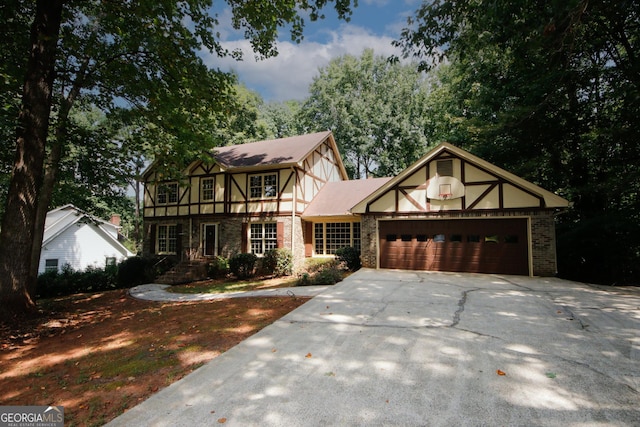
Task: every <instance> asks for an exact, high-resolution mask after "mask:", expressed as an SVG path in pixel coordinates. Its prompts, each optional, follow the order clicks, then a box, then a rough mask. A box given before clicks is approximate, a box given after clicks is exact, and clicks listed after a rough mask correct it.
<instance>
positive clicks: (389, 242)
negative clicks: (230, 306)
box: [143, 132, 569, 276]
mask: <svg viewBox="0 0 640 427" xmlns="http://www.w3.org/2000/svg"><path fill="white" fill-rule="evenodd" d="M143 178H144V181H145V193H144V194H145V197H144V200H145V205H144V223H145V226H144V227H145V237H146V238H145V244H144V253H145V254H147V255H149V254H159V255H163V254H164V255H173V256H177V257H178V258H180V259H186V258H189V257H194V256H198V257H207V256H214V255H221V256H224V257H230V256H231V255H233V254H235V253H240V252H252V253H255V254H257V255H258V256H260V255H262V254H264V253H265V252H266V251H268V250H270V249H273V248H277V247H286V248H289V249H290V250H291V251H292V253H293V255H294V260H295V262H296V264H297V265H300V264H301V263H302V261H303V260H304V258H305V257H320V256H331V255H333V254H334V253H335V251H336V250H337V249H339V248H341V247H345V246H353V247H356V248H358V249H360V250H361V258H362V261H363V265H364V266H365V267H371V268H400V269H414V270H433V271H460V272H463V271H464V272H480V273H501V274H521V275H539V276H550V275H554V274H556V255H555V226H554V214H555V212H556V211H557V210H558V209H562V208H566V207H567V206H568V204H569V203H568V202H567V200H565V199H563V198H561V197H559V196H557V195H555V194H553V193H551V192H549V191H546V190H544V189H542V188H540V187H538V186H536V185H534V184H532V183H530V182H527V181H525V180H524V179H522V178H519V177H517V176H515V175H513V174H511V173H509V172H507V171H505V170H503V169H500V168H498V167H496V166H494V165H492V164H490V163H488V162H486V161H484V160H482V159H480V158H478V157H476V156H473V155H472V154H470V153H468V152H466V151H464V150H461V149H459V148H457V147H454V146H453V145H450V144H447V143H443V144H440V145H438V146H437V147H435V148H434V149H432V150H431V151H430V152H429V153H427V154H426V155H425V156H423V157H422V158H421V159H420V160H418V161H417V162H415V163H414V164H413V165H411V166H410V167H409V168H407V169H406V170H404V171H403V172H402V173H400V174H399V175H397V176H395V177H392V178H377V179H367V180H348V178H347V174H346V171H345V168H344V165H343V163H342V160H341V157H340V154H339V152H338V149H337V147H336V143H335V140H334V138H333V135H332V133H331V132H319V133H314V134H309V135H301V136H295V137H290V138H282V139H277V140H269V141H259V142H253V143H248V144H242V145H235V146H229V147H221V148H217V149H216V150H215V151H214V152H213V153H212V156H211V160H210V161H207V162H205V161H202V160H198V161H194V162H193V163H191V164H190V165H189V166H188V167H187V168H186V169H185V170H184V177H183V179H182V180H180V181H163V180H160V179H159V177H157V176H156V172H155V170H154V167H153V165H152V166H151V167H150V168H149V169H148V170H147V171H146V172H145V174H144V176H143Z"/></svg>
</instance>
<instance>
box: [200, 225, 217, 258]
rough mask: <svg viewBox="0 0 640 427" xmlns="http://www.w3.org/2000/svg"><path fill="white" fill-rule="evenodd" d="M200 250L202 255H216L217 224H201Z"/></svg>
mask: <svg viewBox="0 0 640 427" xmlns="http://www.w3.org/2000/svg"><path fill="white" fill-rule="evenodd" d="M202 252H203V253H202V254H203V255H204V256H215V255H218V224H203V225H202Z"/></svg>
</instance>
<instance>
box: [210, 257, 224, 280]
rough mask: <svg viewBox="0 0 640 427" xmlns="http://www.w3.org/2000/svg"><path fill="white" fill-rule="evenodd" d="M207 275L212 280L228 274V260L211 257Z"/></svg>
mask: <svg viewBox="0 0 640 427" xmlns="http://www.w3.org/2000/svg"><path fill="white" fill-rule="evenodd" d="M207 274H208V276H209V277H210V278H212V279H220V278H223V277H225V276H226V275H227V274H229V260H228V259H226V258H224V257H221V256H216V257H213V259H212V260H211V262H209V265H208V266H207Z"/></svg>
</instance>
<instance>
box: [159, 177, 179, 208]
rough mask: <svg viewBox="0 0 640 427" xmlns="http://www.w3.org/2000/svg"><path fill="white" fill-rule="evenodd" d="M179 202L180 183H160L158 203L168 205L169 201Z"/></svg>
mask: <svg viewBox="0 0 640 427" xmlns="http://www.w3.org/2000/svg"><path fill="white" fill-rule="evenodd" d="M177 202H178V183H177V182H170V183H167V184H160V185H159V186H158V204H159V205H166V204H168V203H177Z"/></svg>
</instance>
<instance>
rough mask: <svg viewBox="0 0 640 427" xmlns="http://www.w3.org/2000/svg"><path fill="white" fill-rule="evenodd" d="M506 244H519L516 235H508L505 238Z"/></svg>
mask: <svg viewBox="0 0 640 427" xmlns="http://www.w3.org/2000/svg"><path fill="white" fill-rule="evenodd" d="M504 242H505V243H518V236H516V235H506V236H504Z"/></svg>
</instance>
